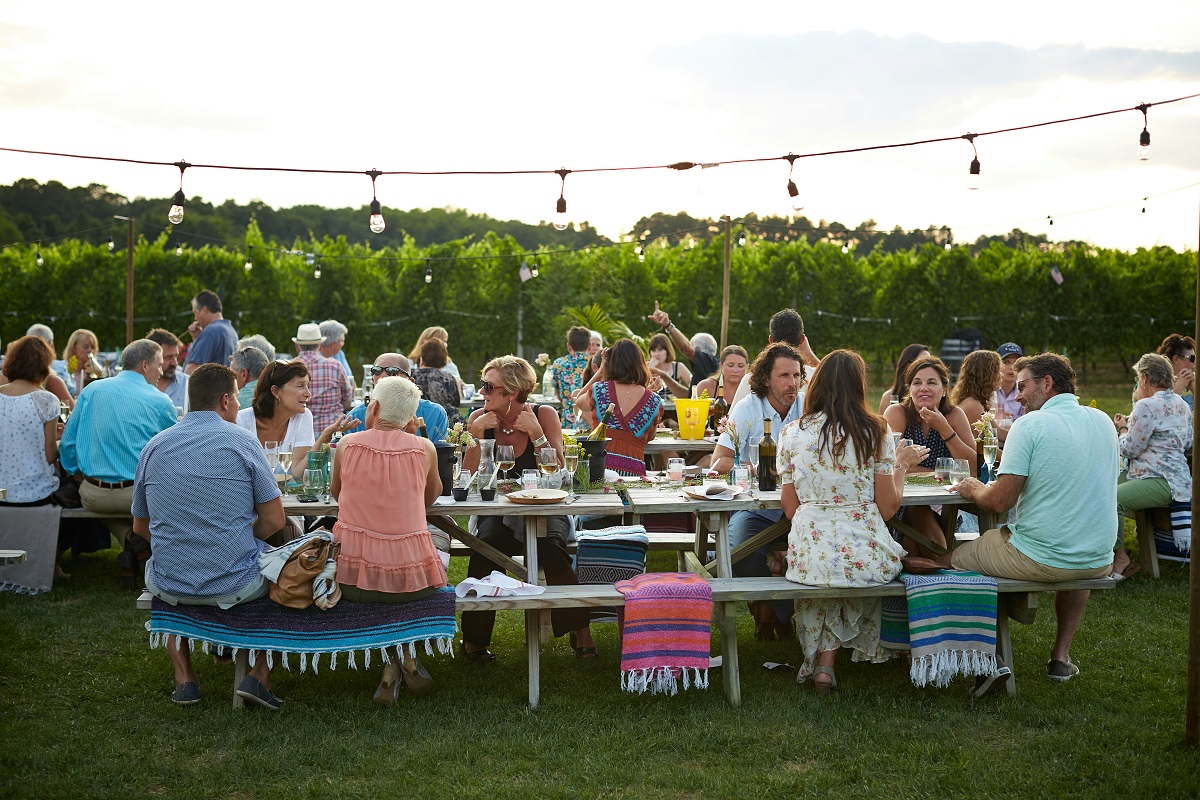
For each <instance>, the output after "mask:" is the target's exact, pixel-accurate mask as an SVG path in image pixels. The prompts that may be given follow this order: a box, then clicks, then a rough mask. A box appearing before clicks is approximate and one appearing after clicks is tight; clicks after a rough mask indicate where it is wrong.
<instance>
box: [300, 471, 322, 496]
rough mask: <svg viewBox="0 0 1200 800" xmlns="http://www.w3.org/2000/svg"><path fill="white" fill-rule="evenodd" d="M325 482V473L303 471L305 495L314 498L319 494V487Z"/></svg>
mask: <svg viewBox="0 0 1200 800" xmlns="http://www.w3.org/2000/svg"><path fill="white" fill-rule="evenodd" d="M324 482H325V471H324V470H321V469H306V470H304V491H305V493H306V494H311V495H313V496H314V497H315V496H317V495H318V494H320V493H321V487H322V485H323V484H324Z"/></svg>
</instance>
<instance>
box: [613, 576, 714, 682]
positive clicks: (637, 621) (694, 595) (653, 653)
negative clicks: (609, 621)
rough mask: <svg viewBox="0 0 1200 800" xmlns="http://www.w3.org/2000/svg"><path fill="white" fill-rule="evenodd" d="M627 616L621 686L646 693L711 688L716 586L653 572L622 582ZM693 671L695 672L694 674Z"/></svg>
mask: <svg viewBox="0 0 1200 800" xmlns="http://www.w3.org/2000/svg"><path fill="white" fill-rule="evenodd" d="M616 589H617V591H619V592H620V593H621V594H623V595H625V608H624V610H623V613H622V615H621V616H622V623H621V624H622V648H621V688H622V689H624V690H625V691H628V692H636V693H638V694H644V693H645V692H647V691H649V692H650V693H651V694H658V693H660V692H661V693H664V694H669V695H674V694H677V693H678V692H679V683H680V678H682V679H683V688H684V689H685V690H687V689H689V688H691V686H692V685H695V686H696V687H697V688H700V689H707V688H708V664H709V651H710V649H711V647H712V586H711V585H709V583H708V581H706V580H704V579H703V578H701V577H699V576H698V575H692V574H690V573H680V572H650V573H647V574H645V575H638V576H637V577H636V578H631V579H630V580H627V581H621V582H619V583H617V584H616ZM689 670H690V671H691V672H690V673H689Z"/></svg>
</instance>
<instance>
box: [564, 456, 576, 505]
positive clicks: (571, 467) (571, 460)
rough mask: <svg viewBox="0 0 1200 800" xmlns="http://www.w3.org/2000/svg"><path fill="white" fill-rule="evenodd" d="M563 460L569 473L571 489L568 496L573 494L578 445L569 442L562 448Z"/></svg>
mask: <svg viewBox="0 0 1200 800" xmlns="http://www.w3.org/2000/svg"><path fill="white" fill-rule="evenodd" d="M563 460H564V461H565V462H566V465H567V472H569V473H570V478H571V491H570V496H571V497H574V496H575V468H576V467H577V466H579V445H577V444H569V445H567V446H566V447H564V448H563Z"/></svg>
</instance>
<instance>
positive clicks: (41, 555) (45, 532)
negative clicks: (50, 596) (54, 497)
mask: <svg viewBox="0 0 1200 800" xmlns="http://www.w3.org/2000/svg"><path fill="white" fill-rule="evenodd" d="M61 514H62V509H61V508H59V507H58V506H4V507H0V550H24V551H25V563H23V564H14V565H12V566H8V567H0V591H4V592H12V593H14V594H41V593H42V592H48V591H50V587H51V585H52V584H53V583H54V563H55V560H56V559H57V558H58V524H59V517H60V515H61Z"/></svg>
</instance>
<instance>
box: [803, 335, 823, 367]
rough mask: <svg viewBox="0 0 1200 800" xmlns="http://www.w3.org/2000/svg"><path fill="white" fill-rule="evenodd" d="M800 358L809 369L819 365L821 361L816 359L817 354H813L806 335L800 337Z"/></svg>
mask: <svg viewBox="0 0 1200 800" xmlns="http://www.w3.org/2000/svg"><path fill="white" fill-rule="evenodd" d="M799 350H800V358H802V359H804V363H805V364H807V365H808V366H810V367H815V366H817V365H818V364H820V363H821V359H819V358H817V354H816V353H814V352H813V350H812V345H810V344H809V343H808V334H805V335H804V336H802V337H800V348H799Z"/></svg>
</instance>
